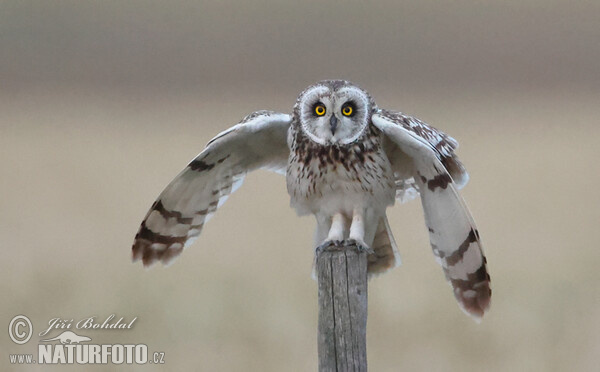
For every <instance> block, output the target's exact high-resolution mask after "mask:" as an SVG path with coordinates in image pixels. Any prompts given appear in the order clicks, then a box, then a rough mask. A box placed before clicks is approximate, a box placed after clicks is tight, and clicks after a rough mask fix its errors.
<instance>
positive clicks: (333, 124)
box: [329, 115, 338, 135]
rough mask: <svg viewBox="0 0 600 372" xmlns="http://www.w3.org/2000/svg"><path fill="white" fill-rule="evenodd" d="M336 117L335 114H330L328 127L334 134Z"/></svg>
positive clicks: (336, 123)
mask: <svg viewBox="0 0 600 372" xmlns="http://www.w3.org/2000/svg"><path fill="white" fill-rule="evenodd" d="M337 125H338V119H337V117H336V116H335V115H331V118H330V119H329V127H330V128H331V134H333V135H335V130H336V129H337Z"/></svg>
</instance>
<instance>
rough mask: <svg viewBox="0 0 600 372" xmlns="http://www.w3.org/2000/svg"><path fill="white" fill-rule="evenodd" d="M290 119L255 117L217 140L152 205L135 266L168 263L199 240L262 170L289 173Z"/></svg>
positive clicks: (269, 115) (135, 244)
mask: <svg viewBox="0 0 600 372" xmlns="http://www.w3.org/2000/svg"><path fill="white" fill-rule="evenodd" d="M290 122H291V117H290V115H287V114H282V113H276V112H272V111H257V112H255V113H252V114H250V115H248V116H247V117H246V118H244V119H243V120H242V121H241V122H240V123H239V124H237V125H235V126H233V127H231V128H229V129H227V130H226V131H224V132H222V133H220V134H219V135H217V136H216V137H215V138H213V139H212V140H211V141H210V142H209V143H208V144H207V145H206V148H205V149H204V151H202V152H201V153H200V154H199V155H198V156H197V157H196V158H194V160H192V161H191V162H190V163H189V164H188V166H187V167H186V168H185V169H184V170H183V171H181V173H179V175H177V177H175V179H174V180H173V181H171V183H170V184H169V185H168V186H167V187H166V188H165V189H164V191H163V192H162V193H161V194H160V195H159V197H158V199H156V201H155V202H154V204H152V207H151V208H150V210H149V211H148V214H147V215H146V218H144V221H142V225H141V226H140V229H139V231H138V233H137V235H136V236H135V241H134V242H133V248H132V251H133V260H134V261H137V260H140V259H141V260H142V262H143V264H144V266H150V265H152V264H153V263H155V262H157V261H161V262H162V263H163V264H168V263H170V262H171V261H172V260H173V259H174V258H175V257H177V256H178V255H179V254H180V253H181V252H182V251H183V249H184V248H186V247H188V246H190V244H192V243H193V241H194V240H195V239H196V238H197V237H198V235H200V232H201V231H202V227H203V226H204V224H205V223H206V222H207V221H208V219H210V217H211V216H212V215H213V214H214V213H215V211H216V210H217V208H219V207H220V206H221V205H223V203H225V200H226V199H227V197H228V195H229V194H231V193H232V192H234V191H235V190H237V188H239V187H240V186H241V184H242V181H243V179H244V176H245V175H246V173H247V172H249V171H252V170H254V169H258V168H264V169H269V170H273V171H276V172H285V167H286V165H287V161H288V156H289V148H288V146H287V132H288V128H289V125H290Z"/></svg>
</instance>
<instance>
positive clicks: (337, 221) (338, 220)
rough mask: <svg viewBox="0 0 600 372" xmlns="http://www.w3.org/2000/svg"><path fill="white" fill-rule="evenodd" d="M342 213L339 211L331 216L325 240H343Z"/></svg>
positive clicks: (343, 224)
mask: <svg viewBox="0 0 600 372" xmlns="http://www.w3.org/2000/svg"><path fill="white" fill-rule="evenodd" d="M345 225H346V224H345V219H344V215H343V214H341V213H336V214H334V215H333V217H332V218H331V228H330V229H329V235H327V240H330V241H342V240H344V230H345V228H346V226H345Z"/></svg>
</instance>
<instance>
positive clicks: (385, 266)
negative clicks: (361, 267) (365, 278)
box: [367, 215, 401, 278]
mask: <svg viewBox="0 0 600 372" xmlns="http://www.w3.org/2000/svg"><path fill="white" fill-rule="evenodd" d="M371 249H373V251H374V252H375V254H371V255H369V257H368V264H367V272H368V275H369V278H371V277H373V276H375V275H379V274H383V273H384V272H386V271H388V270H391V269H393V268H394V267H397V266H400V264H401V261H400V253H398V246H397V245H396V241H395V240H394V236H393V235H392V230H391V229H390V225H389V223H388V220H387V216H385V215H384V216H383V217H381V219H380V220H379V224H378V225H377V231H376V232H375V238H374V239H373V244H371Z"/></svg>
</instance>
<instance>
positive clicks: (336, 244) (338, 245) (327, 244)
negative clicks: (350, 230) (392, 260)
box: [316, 239, 375, 254]
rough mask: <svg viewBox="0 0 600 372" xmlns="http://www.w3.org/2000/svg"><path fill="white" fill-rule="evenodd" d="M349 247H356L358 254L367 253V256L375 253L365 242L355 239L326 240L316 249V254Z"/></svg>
mask: <svg viewBox="0 0 600 372" xmlns="http://www.w3.org/2000/svg"><path fill="white" fill-rule="evenodd" d="M349 247H356V248H357V249H358V251H359V252H367V254H374V253H375V251H373V250H372V249H371V248H370V247H369V246H368V245H367V244H366V243H365V242H363V241H360V240H357V239H346V240H326V241H324V242H323V243H322V244H321V245H320V246H318V247H317V249H316V253H317V254H319V253H321V252H323V251H341V250H344V249H347V248H349Z"/></svg>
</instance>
